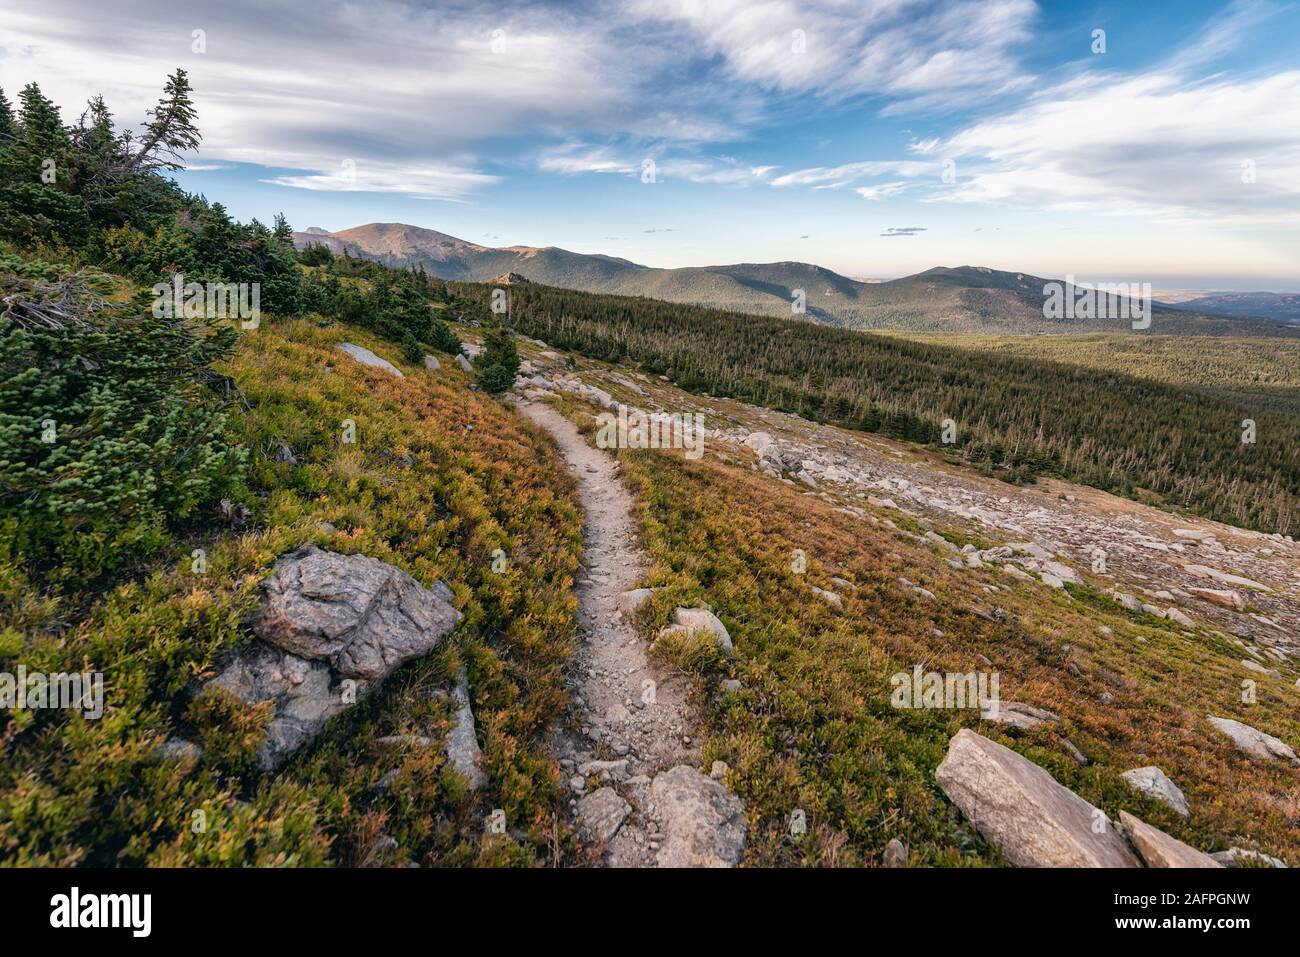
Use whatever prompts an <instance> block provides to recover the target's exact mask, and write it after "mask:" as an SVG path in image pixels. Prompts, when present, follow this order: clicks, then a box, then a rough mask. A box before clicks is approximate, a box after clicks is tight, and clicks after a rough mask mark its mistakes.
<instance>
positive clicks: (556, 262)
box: [294, 223, 1300, 336]
mask: <svg viewBox="0 0 1300 957" xmlns="http://www.w3.org/2000/svg"><path fill="white" fill-rule="evenodd" d="M294 243H295V245H296V246H297V247H298V248H299V249H303V248H305V247H307V246H309V245H312V244H317V245H324V246H327V247H328V248H329V249H330V250H331V251H332V252H334V253H336V254H337V253H342V252H344V251H346V252H347V254H348V255H350V256H356V257H362V258H366V259H373V260H375V261H377V262H382V263H385V264H386V265H389V266H398V267H403V266H417V265H419V266H422V267H423V268H424V269H425V270H427V271H428V272H429V273H430V274H431V275H434V276H437V277H439V278H442V279H451V280H458V281H465V282H487V281H490V280H491V279H492V278H493V277H495V276H499V275H503V274H506V273H511V272H513V273H517V274H519V275H521V276H524V277H526V278H527V279H528V280H530V281H531V282H536V283H541V284H543V285H548V286H559V287H561V288H565V289H577V290H581V291H584V292H603V293H612V294H615V295H621V296H644V297H647V298H650V299H663V300H666V301H668V302H680V303H688V304H691V305H702V306H709V307H712V308H715V309H725V310H728V311H730V312H745V313H757V314H760V315H768V316H777V317H788V316H791V315H793V312H792V309H791V304H792V303H793V302H794V300H795V298H796V290H803V293H804V300H805V304H806V312H805V315H806V316H807V318H810V319H812V320H814V321H816V322H819V323H824V324H827V325H836V326H843V327H845V328H850V329H862V330H871V329H887V330H906V331H915V332H963V333H984V334H998V333H1003V334H1016V335H1022V334H1030V333H1062V332H1100V331H1111V332H1117V331H1130V325H1129V322H1128V321H1127V320H1101V319H1098V320H1089V319H1060V320H1050V319H1046V318H1044V316H1043V286H1044V284H1045V283H1046V282H1047V280H1045V279H1042V278H1039V277H1037V276H1030V275H1026V274H1024V273H1009V272H1002V271H1000V270H996V269H989V268H986V267H977V266H962V267H959V268H947V267H936V268H934V269H929V270H926V271H925V272H922V273H918V274H917V275H915V276H907V277H904V278H901V279H894V280H890V281H887V282H880V283H866V282H859V281H857V280H854V279H849V278H847V277H845V276H841V275H839V274H838V273H835V272H833V271H831V270H829V269H825V268H823V267H821V266H815V265H811V264H809V263H801V262H778V263H736V264H732V265H723V266H688V267H682V268H678V269H658V268H653V267H649V266H641V265H638V264H637V263H634V262H630V261H628V260H626V259H619V258H616V257H612V256H601V255H591V254H584V253H575V252H570V251H569V250H566V249H559V248H557V247H554V246H547V247H541V248H538V247H532V246H510V247H505V248H499V249H498V248H490V247H485V246H480V245H477V244H475V243H469V242H465V241H464V240H460V239H456V238H455V237H452V236H448V235H446V234H445V233H440V232H437V231H435V230H431V229H423V228H419V227H415V226H407V225H404V224H401V223H371V224H369V225H366V226H357V227H354V228H352V229H345V230H340V231H338V232H336V233H326V232H324V231H321V230H308V231H306V232H296V233H294ZM1206 312H1208V310H1206ZM1154 313H1155V314H1154V316H1153V317H1152V323H1151V329H1150V332H1151V333H1153V334H1159V335H1214V336H1223V335H1237V336H1274V335H1300V331H1297V330H1295V329H1291V328H1288V327H1286V326H1284V325H1280V324H1278V323H1275V322H1271V321H1265V320H1261V319H1256V318H1248V316H1249V315H1250V314H1248V313H1241V314H1240V315H1241V318H1224V317H1222V316H1212V315H1207V314H1204V313H1203V312H1202V311H1201V310H1199V309H1195V308H1192V307H1191V304H1187V303H1184V304H1183V305H1182V306H1181V307H1180V308H1179V309H1172V308H1169V307H1166V306H1164V305H1162V304H1157V305H1156V306H1155V308H1154ZM1232 315H1237V314H1236V313H1233V314H1232Z"/></svg>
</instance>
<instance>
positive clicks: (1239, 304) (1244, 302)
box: [1177, 292, 1300, 323]
mask: <svg viewBox="0 0 1300 957" xmlns="http://www.w3.org/2000/svg"><path fill="white" fill-rule="evenodd" d="M1177 308H1179V309H1188V310H1191V311H1192V312H1211V313H1214V314H1216V315H1220V316H1242V317H1252V318H1259V319H1270V320H1272V321H1274V322H1286V323H1300V294H1297V293H1293V292H1291V293H1277V292H1217V293H1212V294H1211V295H1208V296H1198V297H1197V298H1195V299H1187V300H1184V301H1183V302H1180V303H1179V304H1178V306H1177Z"/></svg>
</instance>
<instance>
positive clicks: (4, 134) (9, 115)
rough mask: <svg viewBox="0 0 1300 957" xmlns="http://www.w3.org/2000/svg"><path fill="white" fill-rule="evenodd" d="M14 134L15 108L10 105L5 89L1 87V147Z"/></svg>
mask: <svg viewBox="0 0 1300 957" xmlns="http://www.w3.org/2000/svg"><path fill="white" fill-rule="evenodd" d="M13 135H14V110H13V107H12V106H10V105H9V100H8V98H7V97H6V96H5V91H4V89H3V88H0V147H3V146H4V145H5V144H6V143H7V142H8V141H9V140H10V139H12V138H13Z"/></svg>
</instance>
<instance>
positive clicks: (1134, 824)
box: [1119, 811, 1223, 867]
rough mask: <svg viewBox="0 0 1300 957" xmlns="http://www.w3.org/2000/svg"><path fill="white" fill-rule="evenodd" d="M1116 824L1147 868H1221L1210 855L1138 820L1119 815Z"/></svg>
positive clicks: (1124, 812)
mask: <svg viewBox="0 0 1300 957" xmlns="http://www.w3.org/2000/svg"><path fill="white" fill-rule="evenodd" d="M1119 823H1120V826H1121V827H1123V828H1124V831H1125V833H1127V834H1128V838H1129V840H1130V841H1131V842H1132V844H1133V846H1134V847H1135V848H1137V852H1138V854H1139V855H1141V857H1142V861H1143V863H1144V864H1146V866H1147V867H1222V866H1223V865H1222V864H1220V863H1219V862H1218V861H1216V860H1215V859H1214V858H1212V857H1210V855H1208V854H1202V853H1201V852H1200V851H1198V850H1197V849H1196V848H1194V847H1191V846H1189V845H1187V844H1184V843H1183V842H1182V841H1180V840H1178V838H1176V837H1170V836H1169V835H1168V834H1166V833H1165V832H1164V831H1162V830H1160V828H1158V827H1152V826H1151V825H1150V824H1147V823H1146V822H1145V821H1140V820H1138V819H1137V818H1135V817H1134V816H1133V815H1132V814H1130V813H1129V812H1128V811H1120V812H1119Z"/></svg>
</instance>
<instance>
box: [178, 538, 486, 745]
mask: <svg viewBox="0 0 1300 957" xmlns="http://www.w3.org/2000/svg"><path fill="white" fill-rule="evenodd" d="M439 584H440V583H439ZM263 591H264V599H263V602H262V604H261V605H260V606H259V607H258V609H257V611H256V612H255V613H254V615H253V617H252V620H251V624H252V628H253V631H254V632H255V633H256V634H257V636H258V638H259V639H260V640H259V641H256V642H253V643H251V644H249V645H246V646H244V647H242V648H240V649H239V650H238V651H236V652H235V653H234V654H233V655H231V656H230V658H228V659H227V660H226V662H225V663H224V665H223V667H222V670H221V671H220V672H219V673H218V674H217V676H216V677H215V678H213V679H211V680H210V681H208V682H207V683H206V684H205V685H204V686H203V688H202V689H201V691H200V693H209V692H211V691H214V690H220V691H224V692H226V693H228V694H230V695H232V696H234V697H235V698H236V699H238V700H239V701H242V702H243V703H244V704H246V705H249V706H250V707H251V706H254V705H258V704H261V703H263V702H267V701H269V702H271V703H272V719H271V723H270V725H269V727H268V728H267V738H266V741H265V742H264V744H263V745H262V747H261V748H260V750H259V752H258V763H259V765H260V766H261V767H263V768H264V769H270V768H273V767H275V766H276V765H277V764H279V763H280V762H281V761H282V760H283V759H284V758H285V757H287V756H288V755H289V754H291V753H292V752H293V751H295V750H297V749H298V748H299V747H301V746H302V745H303V744H305V743H306V742H308V741H310V740H311V739H312V738H313V737H315V736H316V735H317V734H319V733H320V731H321V729H322V728H323V727H324V726H325V723H326V722H327V721H328V720H329V719H330V718H332V717H334V715H336V714H338V713H339V712H341V711H343V710H344V709H346V708H347V707H348V706H349V705H351V704H353V703H355V702H356V701H357V700H358V699H359V698H360V697H361V696H362V695H363V694H364V693H365V692H366V691H367V690H368V689H369V688H370V687H371V686H372V685H373V684H374V683H375V682H378V681H381V680H382V679H384V678H385V677H387V676H388V675H389V673H391V672H392V670H393V669H394V668H396V667H397V666H398V665H400V664H402V663H403V662H405V661H408V660H410V659H412V658H415V657H419V656H422V655H426V654H428V653H429V652H430V651H432V650H433V649H434V648H435V647H437V646H438V644H439V643H441V641H442V640H443V639H444V638H445V637H446V636H447V635H448V634H450V633H451V631H452V630H453V629H454V628H455V627H456V624H457V622H459V621H460V618H461V615H460V612H458V611H457V610H456V609H455V608H453V607H452V606H451V605H450V604H448V602H447V601H446V600H444V598H443V597H441V595H440V594H439V592H441V593H442V594H446V593H447V592H446V590H445V586H443V588H441V589H438V590H436V591H435V590H431V589H427V588H424V587H423V586H421V585H420V584H419V582H417V581H416V580H415V579H414V578H412V577H411V576H410V575H408V574H407V573H406V572H404V571H402V570H401V569H399V568H395V567H393V566H392V565H389V564H386V563H385V562H381V561H379V560H378V559H375V558H369V557H367V556H364V555H340V554H337V553H335V552H327V551H322V550H321V549H318V548H316V547H315V546H309V547H307V548H303V549H299V550H298V551H295V552H290V553H288V554H286V555H283V556H281V557H280V559H279V560H278V561H277V562H276V564H275V569H274V570H273V571H272V573H271V576H270V577H269V578H268V579H267V580H266V582H265V583H264V584H263Z"/></svg>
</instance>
